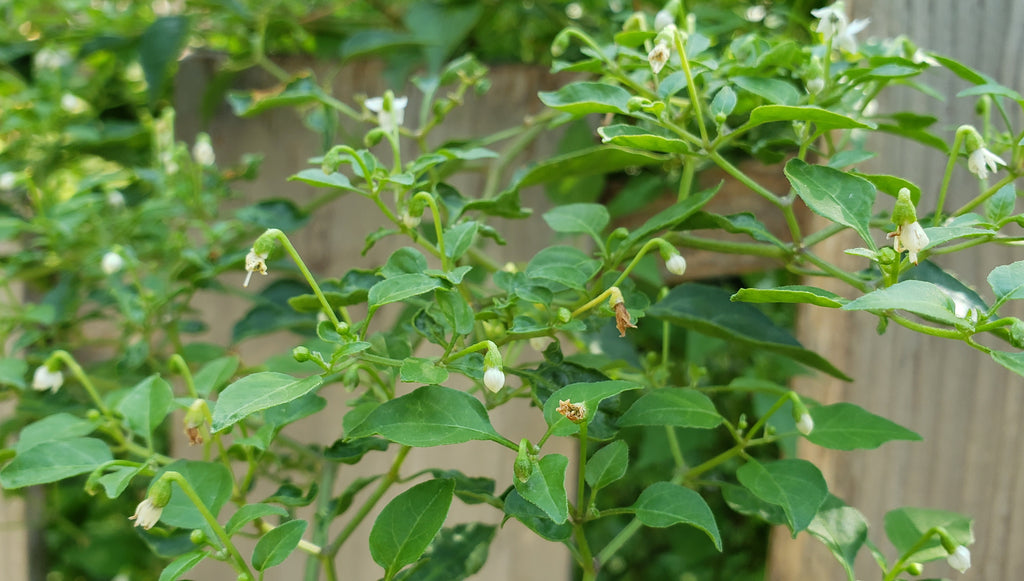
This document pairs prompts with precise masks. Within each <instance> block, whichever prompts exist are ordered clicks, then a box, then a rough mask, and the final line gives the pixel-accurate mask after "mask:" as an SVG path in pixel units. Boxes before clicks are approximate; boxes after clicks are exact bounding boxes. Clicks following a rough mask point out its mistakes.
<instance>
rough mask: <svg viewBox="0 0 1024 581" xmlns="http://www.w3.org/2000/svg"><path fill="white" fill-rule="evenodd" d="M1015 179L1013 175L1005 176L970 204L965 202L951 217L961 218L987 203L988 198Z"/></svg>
mask: <svg viewBox="0 0 1024 581" xmlns="http://www.w3.org/2000/svg"><path fill="white" fill-rule="evenodd" d="M1016 179H1017V176H1016V175H1015V174H1013V173H1009V174H1007V175H1006V176H1005V177H1003V179H1001V180H999V181H998V182H996V184H995V185H994V186H992V187H990V188H988V189H987V190H985V191H984V192H982V193H980V194H978V196H976V197H975V198H974V199H973V200H971V201H970V202H967V203H966V204H964V205H963V206H960V207H959V208H958V209H957V210H956V211H955V212H953V216H962V215H963V214H966V213H967V212H970V211H971V210H973V209H974V208H976V207H978V206H980V205H981V204H984V203H985V202H986V201H988V199H989V198H991V197H992V196H994V195H995V194H996V192H998V191H999V190H1001V189H1002V188H1003V186H1005V185H1007V184H1011V183H1013V182H1014V180H1016Z"/></svg>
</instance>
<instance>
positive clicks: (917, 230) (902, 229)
mask: <svg viewBox="0 0 1024 581" xmlns="http://www.w3.org/2000/svg"><path fill="white" fill-rule="evenodd" d="M889 236H890V237H892V238H893V239H894V240H893V243H892V247H893V249H894V250H895V251H896V252H903V250H906V251H907V252H908V253H909V254H910V262H913V263H914V264H917V254H918V253H919V252H921V251H922V250H924V248H925V246H928V235H927V234H925V233H924V228H922V227H921V223H920V222H911V223H910V224H903V225H901V226H897V227H896V231H895V232H893V233H892V234H890V235H889Z"/></svg>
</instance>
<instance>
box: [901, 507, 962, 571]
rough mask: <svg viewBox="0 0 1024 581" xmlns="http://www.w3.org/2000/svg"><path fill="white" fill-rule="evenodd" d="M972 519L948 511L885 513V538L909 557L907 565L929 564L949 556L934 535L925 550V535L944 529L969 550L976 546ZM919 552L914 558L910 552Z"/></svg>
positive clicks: (910, 510)
mask: <svg viewBox="0 0 1024 581" xmlns="http://www.w3.org/2000/svg"><path fill="white" fill-rule="evenodd" d="M971 526H972V521H971V518H970V517H967V516H964V515H962V514H957V513H955V512H949V511H945V510H935V509H930V508H912V507H905V508H899V509H896V510H891V511H889V512H887V513H885V535H886V536H887V537H889V541H891V542H892V544H893V546H895V547H896V550H897V551H899V553H900V555H906V559H907V561H917V562H920V563H927V562H928V561H934V560H936V559H945V558H946V557H947V556H948V553H947V552H946V550H945V549H944V548H943V547H942V544H941V542H940V541H939V539H938V537H936V536H935V535H932V537H931V538H929V539H928V540H927V541H926V542H925V543H924V545H923V546H920V547H919V546H918V542H919V541H920V540H921V537H923V536H924V533H925V532H927V531H928V530H930V529H931V528H933V527H942V528H944V529H946V532H947V533H948V534H949V536H950V538H952V540H953V542H954V543H956V544H959V545H963V546H965V547H966V546H968V545H971V544H972V543H974V533H973V532H972V531H971ZM914 548H918V550H917V551H914V552H913V553H912V554H909V555H907V554H906V553H908V552H909V551H911V550H912V549H914Z"/></svg>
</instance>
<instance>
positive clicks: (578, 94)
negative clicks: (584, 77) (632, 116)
mask: <svg viewBox="0 0 1024 581" xmlns="http://www.w3.org/2000/svg"><path fill="white" fill-rule="evenodd" d="M537 96H538V97H540V100H541V102H542V103H544V104H545V105H547V106H548V107H551V108H552V109H558V110H559V111H565V112H567V113H571V114H573V115H576V116H579V115H586V114H588V113H621V114H623V115H627V114H629V92H628V91H626V90H625V89H623V88H622V87H616V86H615V85H609V84H607V83H591V82H579V83H570V84H568V85H566V86H564V87H562V88H561V89H559V90H557V91H553V92H549V91H541V92H540V93H538V95H537Z"/></svg>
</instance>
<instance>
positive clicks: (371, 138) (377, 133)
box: [363, 127, 384, 147]
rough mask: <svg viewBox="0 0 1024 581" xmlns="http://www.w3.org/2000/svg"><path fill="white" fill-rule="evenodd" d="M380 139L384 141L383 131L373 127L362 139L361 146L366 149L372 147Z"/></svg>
mask: <svg viewBox="0 0 1024 581" xmlns="http://www.w3.org/2000/svg"><path fill="white" fill-rule="evenodd" d="M381 139H384V130H383V129H381V128H380V127H374V128H373V129H371V130H369V131H367V132H366V136H365V137H363V144H364V145H366V147H373V146H374V145H377V144H378V143H380V140H381Z"/></svg>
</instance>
